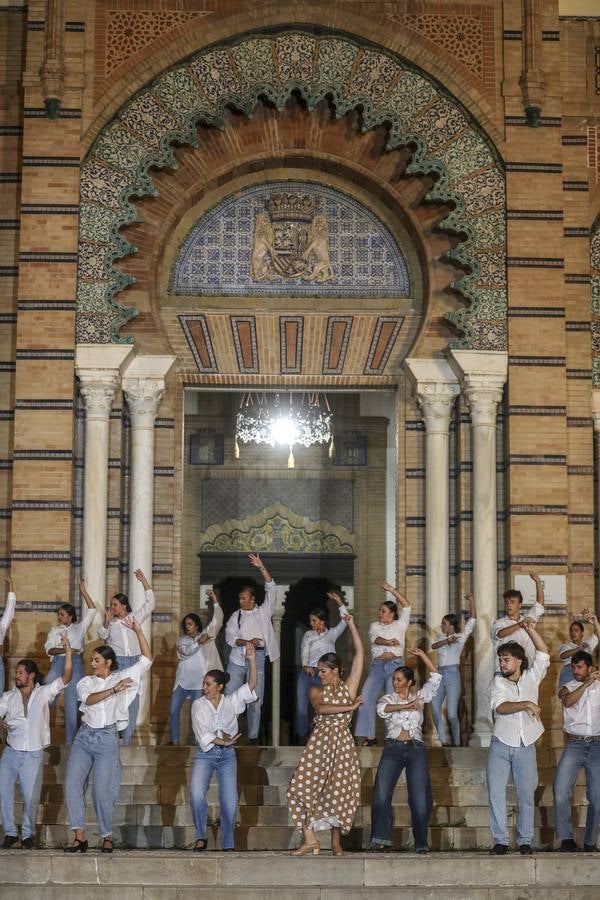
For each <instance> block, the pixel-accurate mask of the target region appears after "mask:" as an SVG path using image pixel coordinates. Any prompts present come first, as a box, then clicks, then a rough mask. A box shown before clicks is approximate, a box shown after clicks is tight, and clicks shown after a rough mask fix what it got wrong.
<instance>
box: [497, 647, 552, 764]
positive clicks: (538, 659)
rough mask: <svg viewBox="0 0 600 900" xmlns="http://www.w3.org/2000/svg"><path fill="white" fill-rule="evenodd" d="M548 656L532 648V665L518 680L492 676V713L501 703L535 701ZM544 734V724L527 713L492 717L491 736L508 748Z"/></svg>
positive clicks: (548, 660) (527, 743)
mask: <svg viewBox="0 0 600 900" xmlns="http://www.w3.org/2000/svg"><path fill="white" fill-rule="evenodd" d="M549 665H550V656H549V655H548V654H547V653H541V652H540V651H539V650H536V652H535V657H534V660H533V663H532V665H531V666H530V667H529V668H528V669H525V671H524V672H523V674H522V675H521V677H520V678H519V680H518V681H511V680H510V678H504V677H503V676H502V675H496V676H495V677H494V680H493V682H492V696H491V705H492V712H494V713H495V712H496V710H497V708H498V707H499V706H500V704H501V703H506V702H507V701H508V702H509V703H520V702H521V701H523V700H533V702H534V703H537V702H538V694H539V687H540V682H541V681H542V680H543V678H544V675H545V674H546V672H547V671H548V666H549ZM543 733H544V726H543V725H542V723H541V722H540V720H539V719H534V718H533V717H532V716H530V715H529V713H527V712H524V711H523V712H514V713H509V714H508V715H504V716H503V715H500V714H498V715H496V717H495V720H494V737H497V738H498V740H500V741H502V743H503V744H508V746H509V747H521V746H524V747H528V746H529V745H530V744H534V743H535V742H536V741H537V739H538V738H539V736H540V735H541V734H543Z"/></svg>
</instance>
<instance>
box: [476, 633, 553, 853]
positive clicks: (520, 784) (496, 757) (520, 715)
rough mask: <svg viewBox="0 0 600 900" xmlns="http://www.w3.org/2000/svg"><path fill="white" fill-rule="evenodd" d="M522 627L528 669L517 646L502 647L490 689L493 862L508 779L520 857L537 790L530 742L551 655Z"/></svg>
mask: <svg viewBox="0 0 600 900" xmlns="http://www.w3.org/2000/svg"><path fill="white" fill-rule="evenodd" d="M521 627H522V628H524V629H525V630H526V631H527V634H528V635H529V637H530V638H531V640H532V642H533V645H534V647H535V656H534V659H533V663H532V664H531V665H530V664H529V660H528V658H527V653H526V650H525V649H524V647H523V646H522V645H521V644H518V643H516V642H515V641H509V642H508V643H506V644H502V645H501V646H500V647H498V650H497V654H498V663H499V668H500V674H499V675H496V676H495V677H494V681H493V683H492V695H491V705H492V712H493V713H494V715H495V721H494V732H493V735H492V741H491V744H490V752H489V755H488V761H487V784H488V795H489V801H490V830H491V832H492V840H493V842H494V845H493V847H492V849H491V850H490V853H492V854H495V855H496V856H500V855H503V854H505V853H507V852H508V823H507V816H506V786H507V784H508V779H509V776H510V775H511V773H512V776H513V781H514V783H515V790H516V792H517V805H518V808H519V815H518V820H517V846H518V848H519V852H520V853H521V854H522V855H523V856H526V855H529V854H531V853H532V852H533V851H532V849H531V842H532V840H533V818H534V811H535V806H534V797H535V789H536V787H537V784H538V772H537V759H536V754H535V742H536V741H537V739H538V738H539V737H540V735H542V734H543V733H544V726H543V725H542V723H541V720H540V707H539V705H538V694H539V686H540V683H541V681H542V680H543V678H544V676H545V674H546V672H547V671H548V666H549V665H550V655H549V653H548V648H547V647H546V644H545V643H544V641H543V640H542V638H541V637H540V635H539V634H538V633H537V631H536V630H535V622H534V621H532V620H531V619H523V620H522V622H521Z"/></svg>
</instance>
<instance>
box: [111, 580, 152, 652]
mask: <svg viewBox="0 0 600 900" xmlns="http://www.w3.org/2000/svg"><path fill="white" fill-rule="evenodd" d="M144 593H145V595H146V600H145V602H144V603H142V605H141V606H140V608H139V609H134V610H133V611H132V612H131V613H129V615H128V616H125V618H126V619H129V620H130V621H131V619H132V618H133V619H135V620H136V622H139V623H140V625H141V624H142V622H145V621H146V619H147V618H148V616H151V615H152V610H153V609H154V607H155V606H156V597H155V596H154V591H152V590H150V591H145V592H144ZM98 637H99V638H100V640H101V641H106V643H107V644H108V646H109V647H111V648H112V649H113V650H114V652H115V655H116V656H139V655H140V653H141V650H140V642H139V640H138V636H137V634H136V633H135V631H132V630H131V629H130V628H126V627H125V625H123V620H122V619H111V620H110V622H109V625H108V628H105V627H104V625H99V626H98Z"/></svg>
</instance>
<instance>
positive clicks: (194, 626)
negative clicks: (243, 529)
mask: <svg viewBox="0 0 600 900" xmlns="http://www.w3.org/2000/svg"><path fill="white" fill-rule="evenodd" d="M207 596H208V599H209V600H212V602H213V614H212V619H211V620H210V622H209V624H208V625H207V626H206V628H204V627H203V625H202V619H201V618H200V616H199V615H197V614H196V613H188V614H187V616H184V617H183V619H182V622H181V630H182V632H183V635H182V637H180V638H178V639H177V658H178V659H179V665H178V666H177V672H176V673H175V684H174V685H173V693H172V694H171V709H170V712H169V722H170V728H171V744H175V745H176V744H179V734H180V719H181V707H182V706H183V704H184V702H185V701H186V700H187V699H188V698H189V699H190V700H192V701H194V700H197V699H198V698H199V697H201V696H202V681H203V679H204V676H205V674H206V673H207V672H208V670H209V669H220V668H221V659H220V657H219V652H218V650H217V648H216V646H215V638H216V636H217V634H218V633H219V631H220V630H221V626H222V624H223V610H222V609H221V606H220V604H219V600H218V598H217V595H216V594H215V592H214V591H208V592H207Z"/></svg>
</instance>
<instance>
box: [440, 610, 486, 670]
mask: <svg viewBox="0 0 600 900" xmlns="http://www.w3.org/2000/svg"><path fill="white" fill-rule="evenodd" d="M476 621H477V619H474V618H470V619H469V621H468V622H467V623H466V625H465V630H464V631H461V632H460V633H458V634H456V641H454V643H452V644H444V646H443V647H438V648H437V650H436V651H435V652H436V653H437V655H438V666H458V665H459V663H460V655H461V653H462V652H463V650H464V647H465V644H466V643H467V641H468V640H469V638H470V636H471V635H472V634H473V629H474V628H475V622H476ZM447 637H448V635H447V634H438V636H437V637H436V639H435V641H445V640H446V638H447ZM435 641H434V642H433V643H434V644H435Z"/></svg>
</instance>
